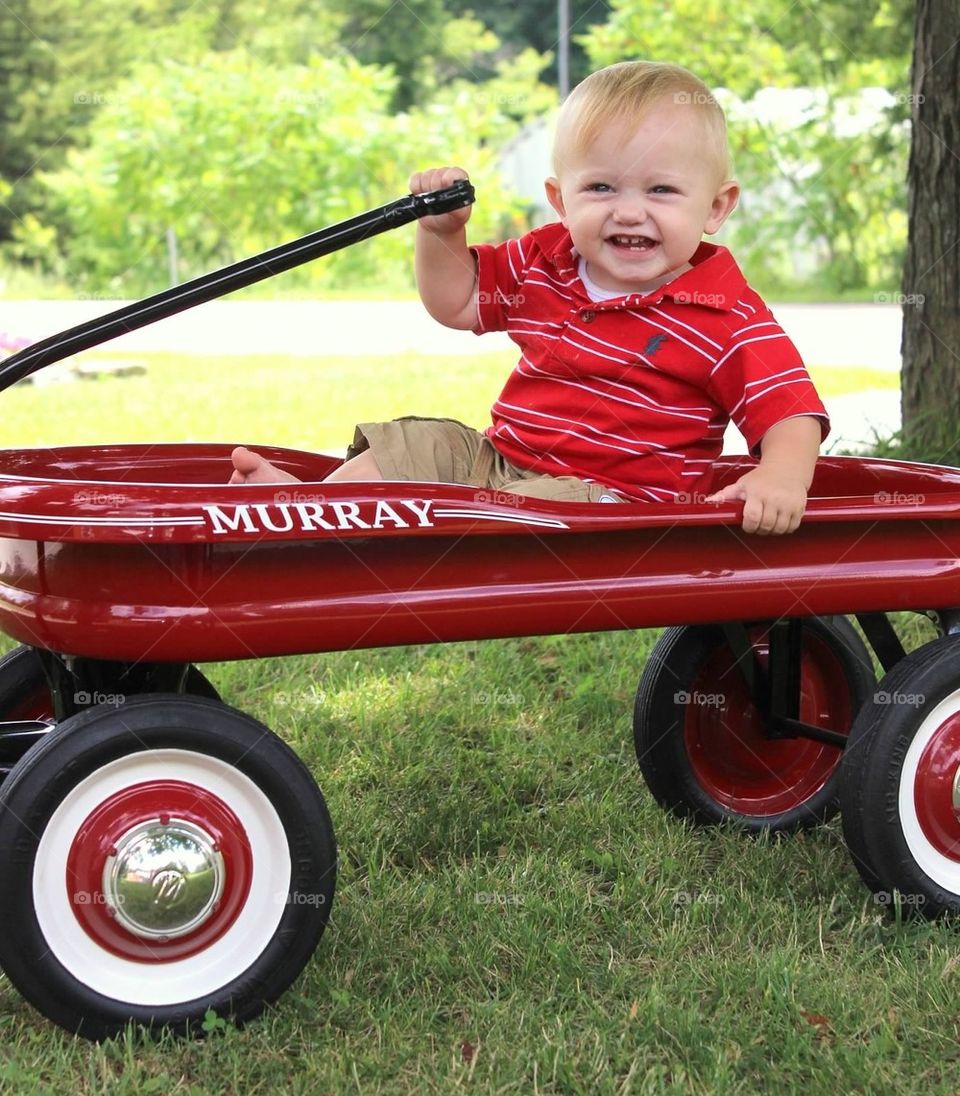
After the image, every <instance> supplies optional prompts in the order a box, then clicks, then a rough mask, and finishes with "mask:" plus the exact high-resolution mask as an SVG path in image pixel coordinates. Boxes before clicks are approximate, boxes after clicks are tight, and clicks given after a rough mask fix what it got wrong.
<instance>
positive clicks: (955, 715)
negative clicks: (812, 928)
mask: <svg viewBox="0 0 960 1096" xmlns="http://www.w3.org/2000/svg"><path fill="white" fill-rule="evenodd" d="M847 750H848V751H849V753H848V756H847V758H846V759H845V761H844V764H843V765H842V766H841V787H840V802H841V807H842V813H843V832H844V837H845V838H846V841H847V845H848V847H849V848H850V850H851V852H852V853H853V857H854V863H855V864H856V867H857V870H858V871H859V872H860V875H861V877H862V878H863V880H864V881H865V882H866V884H867V886H868V887H869V888H870V889H871V890H872V891H873V892H874V894H875V896H876V901H877V902H878V904H885V905H892V904H894V903H899V904H900V907H901V909H903V910H905V911H908V912H910V913H921V914H923V915H924V916H925V917H929V918H935V917H939V916H940V915H942V914H946V913H950V914H956V913H960V637H958V636H944V637H942V638H941V639H937V640H934V641H933V642H932V643H928V644H927V645H926V646H924V647H920V648H918V649H917V650H916V651H913V652H912V653H911V654H909V655H907V656H906V658H904V659H903V660H902V661H900V662H898V663H897V665H896V666H894V668H893V669H892V670H891V671H890V673H888V674H887V675H886V677H884V678H883V680H882V681H881V682H880V684H879V686H878V687H877V690H876V693H875V695H874V697H873V699H872V700H871V702H869V703H868V704H866V705H865V706H864V707H863V709H862V710H861V712H860V714H859V716H858V717H857V720H856V722H855V723H854V726H853V729H852V730H851V732H850V741H849V744H848V747H847Z"/></svg>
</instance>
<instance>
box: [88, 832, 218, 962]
mask: <svg viewBox="0 0 960 1096" xmlns="http://www.w3.org/2000/svg"><path fill="white" fill-rule="evenodd" d="M225 877H226V872H225V869H224V861H223V856H222V855H221V853H220V850H219V848H218V846H217V843H216V840H215V839H214V838H213V837H212V836H211V835H210V834H209V833H208V832H207V831H206V830H205V829H203V828H202V827H201V826H198V825H196V824H195V823H193V822H188V821H186V820H185V819H182V818H167V817H160V818H153V819H150V820H149V821H146V822H140V823H138V824H137V825H136V826H133V827H132V828H131V829H129V830H127V832H126V833H124V834H123V836H122V837H121V838H120V840H119V841H117V844H116V847H115V849H111V850H110V855H109V856H108V857H107V859H106V863H105V864H104V866H103V894H104V898H105V899H106V902H107V905H108V907H109V908H110V910H112V915H113V916H114V917H115V918H116V921H117V923H118V924H119V925H122V926H123V927H124V928H125V929H127V931H128V932H132V933H134V934H135V935H136V936H141V937H146V938H148V939H153V940H158V941H159V940H171V939H174V938H175V937H178V936H185V935H186V934H187V933H189V932H193V931H194V930H195V929H197V928H199V927H200V926H201V925H202V924H203V923H204V922H205V921H207V920H208V919H209V918H210V916H211V915H212V914H213V913H215V912H216V908H217V903H218V902H219V900H220V897H221V895H222V894H223V888H224V882H225Z"/></svg>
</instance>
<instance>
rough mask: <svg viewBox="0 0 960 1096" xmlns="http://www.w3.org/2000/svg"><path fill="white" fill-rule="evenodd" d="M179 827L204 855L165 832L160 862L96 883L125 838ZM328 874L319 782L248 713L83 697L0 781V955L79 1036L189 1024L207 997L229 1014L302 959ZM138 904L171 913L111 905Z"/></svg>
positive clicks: (254, 1009) (267, 993)
mask: <svg viewBox="0 0 960 1096" xmlns="http://www.w3.org/2000/svg"><path fill="white" fill-rule="evenodd" d="M165 816H166V817H165ZM184 820H185V821H184ZM191 825H193V826H194V827H195V828H197V827H199V829H198V831H197V832H199V833H201V834H203V835H204V838H203V839H204V842H205V844H204V843H203V842H201V843H200V844H199V845H198V847H200V848H202V849H203V850H204V851H205V853H206V856H207V860H208V861H210V863H207V862H206V861H203V860H201V863H200V868H199V869H198V868H196V867H194V868H192V869H188V868H186V867H184V866H183V865H184V863H186V861H185V860H184V859H183V858H181V859H177V857H178V856H180V853H179V852H177V851H176V849H173V846H171V849H173V851H168V850H167V849H166V848H165V849H164V852H163V856H164V858H165V859H164V861H163V865H164V866H162V867H158V868H156V870H153V868H152V867H150V868H149V871H148V870H146V869H144V867H143V865H142V864H141V865H140V866H139V867H137V865H136V864H134V865H133V866H132V867H131V873H130V874H129V875H125V874H123V873H121V876H120V880H121V881H120V883H119V884H117V885H116V888H115V890H111V889H110V887H111V885H112V884H109V883H108V882H107V879H108V876H109V870H108V869H109V868H110V867H111V865H113V866H114V870H117V865H120V864H121V863H122V862H123V857H124V856H126V855H127V854H126V853H124V852H123V850H124V849H129V848H131V847H132V848H134V849H135V850H138V849H146V850H147V852H149V850H151V849H153V848H155V845H154V844H151V842H156V841H157V840H158V838H157V829H158V827H160V838H159V840H160V842H161V843H165V842H167V840H168V838H167V835H168V834H169V833H179V831H181V830H183V829H184V827H189V826H191ZM168 826H170V827H174V829H173V830H167V829H166V827H168ZM145 829H146V830H147V831H149V832H147V833H146V835H143V833H144V830H145ZM141 835H143V836H141ZM138 842H140V844H138ZM194 851H195V850H194ZM137 855H140V853H139V852H138V853H137ZM143 855H144V856H146V855H147V853H146V852H145V853H144V854H143ZM218 858H219V862H218V864H217V865H214V863H213V862H214V861H215V860H217V859H218ZM167 860H169V861H170V862H169V863H167ZM152 863H153V861H149V864H152ZM252 865H256V873H254V871H253V867H252ZM124 866H125V864H124ZM134 867H137V870H138V871H140V873H141V874H139V875H137V874H136V872H135V871H134V870H133V868H134ZM105 872H106V873H107V874H104V873H105ZM218 872H219V879H220V881H221V886H220V890H219V891H216V890H214V889H211V891H210V895H209V896H207V895H206V892H205V891H204V892H203V894H202V896H201V897H202V898H203V900H204V901H207V907H206V908H205V909H204V910H203V911H201V912H202V915H203V916H202V919H201V920H199V921H198V920H197V919H196V918H194V919H193V920H190V919H189V918H187V919H186V920H184V918H183V917H181V915H180V914H179V913H178V912H177V905H176V904H177V902H179V901H180V895H181V894H190V893H192V892H190V890H189V888H190V887H193V886H195V885H196V886H199V887H200V888H201V890H203V888H213V880H214V879H215V877H217V873H218ZM148 874H149V879H146V876H147V875H148ZM335 875H336V848H335V843H334V837H333V827H332V825H331V823H330V817H329V815H328V813H327V809H326V805H325V804H324V801H323V797H322V795H321V794H320V790H319V788H318V787H317V785H316V783H315V782H314V780H313V778H312V777H311V776H310V774H309V772H308V771H307V770H306V768H305V767H304V766H303V764H302V763H301V762H300V760H299V759H298V758H297V756H296V755H295V754H294V753H293V751H292V750H291V749H290V748H289V747H288V746H286V745H285V744H284V743H283V742H281V741H280V739H279V738H277V737H276V735H274V734H273V733H272V732H271V731H269V730H268V729H267V728H266V727H265V726H263V724H261V723H259V722H258V721H257V720H255V719H252V718H251V717H249V716H247V715H244V714H243V713H241V712H238V711H236V710H234V709H232V708H228V707H226V706H225V705H223V704H220V703H218V702H214V701H211V700H207V699H204V698H192V697H184V696H180V695H173V694H171V695H162V694H157V695H154V696H143V697H137V698H134V699H131V700H129V701H127V702H126V703H124V704H123V705H122V706H121V707H120V708H119V709H116V710H115V709H112V708H107V707H106V706H100V707H97V708H91V709H88V710H87V711H84V712H80V713H79V714H77V715H75V716H71V717H70V718H69V719H66V720H64V721H63V722H62V723H60V724H59V725H58V726H57V727H56V728H55V729H54V730H53V731H51V732H50V733H49V734H48V735H47V736H46V737H45V738H44V739H43V740H42V741H41V742H40V743H39V744H38V745H36V746H35V747H34V748H33V749H32V750H31V751H30V752H29V753H28V754H27V755H26V756H25V757H23V758H22V759H21V761H20V762H18V764H17V765H16V766H15V768H14V769H13V771H12V772H11V774H10V776H9V778H8V779H7V780H6V782H5V783H4V784H3V786H2V787H0V966H2V968H3V969H4V971H6V973H7V976H8V977H9V979H10V981H11V982H12V983H13V984H14V985H15V986H16V987H17V989H19V991H20V992H21V993H22V994H23V996H24V997H25V998H26V999H27V1000H28V1001H30V1002H31V1003H32V1004H33V1005H34V1006H35V1007H36V1008H37V1009H38V1010H39V1011H40V1012H41V1013H43V1015H44V1016H46V1017H47V1018H48V1019H50V1020H52V1021H53V1022H54V1023H57V1024H59V1025H60V1026H61V1027H64V1028H66V1029H67V1030H68V1031H71V1032H77V1033H78V1034H80V1035H83V1036H85V1037H87V1038H93V1039H98V1038H103V1037H109V1036H112V1035H115V1034H116V1033H118V1032H119V1031H121V1030H122V1029H123V1027H124V1026H125V1024H127V1023H128V1022H134V1023H139V1024H144V1025H147V1026H150V1027H169V1028H171V1029H173V1030H175V1031H177V1032H181V1033H185V1032H188V1031H189V1032H191V1033H194V1034H196V1033H199V1031H200V1027H201V1024H202V1021H203V1019H204V1016H205V1014H206V1012H207V1010H208V1009H213V1010H215V1011H216V1013H217V1014H218V1015H219V1016H222V1017H227V1018H231V1019H232V1020H233V1021H234V1022H237V1023H239V1022H242V1021H244V1020H246V1019H249V1018H250V1017H252V1016H255V1015H257V1014H258V1013H259V1012H260V1011H261V1010H262V1009H263V1008H264V1006H265V1005H266V1004H267V1003H268V1002H270V1001H272V1000H274V999H276V998H277V997H278V996H279V995H280V994H281V993H282V992H283V991H284V990H285V989H286V988H287V987H288V986H289V985H290V983H291V982H292V981H293V980H294V979H295V978H296V977H297V975H298V974H299V973H300V972H301V970H302V969H303V967H304V966H305V965H306V963H307V962H308V960H309V959H310V956H311V955H312V954H313V951H314V948H315V947H316V945H317V942H318V941H319V939H320V936H321V935H322V933H323V930H324V927H325V925H326V923H327V919H328V917H329V912H330V905H331V902H332V900H333V892H334V885H335ZM161 876H163V877H164V878H161ZM171 878H172V879H173V882H172V883H171ZM131 880H132V882H131ZM185 880H186V881H185ZM68 881H69V882H68ZM198 881H199V882H198ZM131 887H133V888H134V889H137V888H139V889H138V890H137V893H135V894H134V896H133V901H132V902H131V900H130V898H129V897H128V895H129V893H130V889H131ZM158 887H159V890H158ZM165 888H169V889H167V890H166V891H165ZM171 894H172V897H170V895H171ZM154 907H157V908H158V909H159V910H160V912H161V913H162V914H163V916H164V917H166V916H173V917H174V920H173V922H172V924H173V928H169V927H168V926H167V924H166V922H163V923H162V924H160V925H159V927H158V926H157V924H148V925H147V931H140V923H139V922H137V923H136V931H130V930H129V928H128V927H127V926H128V924H129V922H127V923H125V919H126V918H127V911H129V910H131V909H134V911H136V910H138V909H141V908H144V909H147V911H148V913H147V915H146V916H147V917H149V918H153V917H154V916H155V914H154V912H153V911H154ZM168 907H169V909H168ZM170 910H172V911H173V912H172V913H170ZM131 916H133V914H131ZM136 916H137V917H140V916H142V915H141V914H140V913H136ZM184 916H185V915H184ZM158 932H162V933H170V938H168V937H167V936H157V933H158ZM177 932H180V933H181V935H179V936H178V935H177ZM198 956H199V960H200V961H197V957H198Z"/></svg>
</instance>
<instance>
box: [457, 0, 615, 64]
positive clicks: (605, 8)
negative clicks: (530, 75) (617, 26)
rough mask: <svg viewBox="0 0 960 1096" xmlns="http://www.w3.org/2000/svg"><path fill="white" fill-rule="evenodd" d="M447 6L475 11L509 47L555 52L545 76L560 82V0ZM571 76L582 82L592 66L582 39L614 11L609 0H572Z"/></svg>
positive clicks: (488, 0) (470, 0) (490, 0)
mask: <svg viewBox="0 0 960 1096" xmlns="http://www.w3.org/2000/svg"><path fill="white" fill-rule="evenodd" d="M446 3H447V9H448V10H449V11H450V12H452V13H454V14H459V15H465V14H473V13H475V14H476V16H477V18H479V19H482V20H483V21H484V23H486V25H487V26H488V27H490V29H491V30H492V31H493V32H494V34H496V36H497V37H498V38H499V39H500V40H501V41H502V42H503V43H504V47H505V49H507V50H522V49H523V48H524V46H526V47H527V48H529V49H533V50H536V51H537V52H538V53H549V54H552V55H553V56H552V59H551V60H550V63H549V64H548V65H547V68H546V69H545V71H544V79H545V80H547V81H548V82H549V83H551V84H554V85H555V84H556V83H557V59H556V50H557V37H558V33H559V28H558V21H557V15H558V5H557V0H524V3H522V4H518V3H517V0H484V2H483V3H478V0H446ZM569 8H570V33H571V41H570V79H571V83H572V84H577V83H579V82H580V81H581V80H582V79H583V78H584V77H585V76H586V75H587V74H588V73H589V72H590V69H591V65H590V61H589V59H588V58H587V54H586V51H585V50H584V48H583V46H582V44H581V42H580V40H579V39H580V38H581V37H582V36H583V35H584V34H585V33H586V31H587V30H588V28H589V27H590V26H591V25H598V24H602V23H603V22H604V20H605V19H606V18H607V17H608V15H609V14H610V4H609V3H608V2H607V0H570V3H569Z"/></svg>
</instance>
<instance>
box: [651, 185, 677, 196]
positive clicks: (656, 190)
mask: <svg viewBox="0 0 960 1096" xmlns="http://www.w3.org/2000/svg"><path fill="white" fill-rule="evenodd" d="M650 192H651V193H652V194H678V193H679V191H678V190H677V188H676V187H675V186H668V185H667V184H666V183H658V184H657V185H656V186H653V187H651V188H650Z"/></svg>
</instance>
